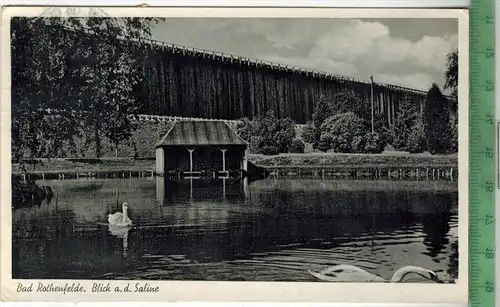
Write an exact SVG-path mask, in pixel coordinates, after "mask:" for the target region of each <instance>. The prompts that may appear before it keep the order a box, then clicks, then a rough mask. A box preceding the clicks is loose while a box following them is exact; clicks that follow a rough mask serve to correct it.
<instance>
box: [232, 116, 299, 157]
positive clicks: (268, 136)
mask: <svg viewBox="0 0 500 307" xmlns="http://www.w3.org/2000/svg"><path fill="white" fill-rule="evenodd" d="M236 131H237V133H238V134H239V135H240V136H241V137H242V138H243V139H245V140H250V150H251V151H252V152H253V153H262V154H266V155H274V154H278V153H280V152H288V150H289V148H290V146H291V144H292V140H293V139H294V138H295V137H296V132H295V123H294V122H293V121H292V120H291V119H290V118H280V119H278V118H276V116H275V115H274V112H273V111H272V110H269V111H267V112H266V114H265V115H263V116H259V117H257V118H255V119H254V120H253V121H249V120H248V119H243V120H242V122H241V123H240V124H238V125H237V127H236Z"/></svg>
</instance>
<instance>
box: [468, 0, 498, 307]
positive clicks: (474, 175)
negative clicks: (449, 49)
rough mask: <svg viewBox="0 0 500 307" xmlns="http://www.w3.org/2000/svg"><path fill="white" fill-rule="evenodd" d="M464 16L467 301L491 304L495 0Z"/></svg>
mask: <svg viewBox="0 0 500 307" xmlns="http://www.w3.org/2000/svg"><path fill="white" fill-rule="evenodd" d="M469 15H470V71H469V73H470V83H469V84H470V89H469V91H470V117H469V120H470V122H469V123H470V147H469V150H470V151H469V152H470V155H469V261H470V262H469V303H470V306H472V307H495V306H496V305H495V291H496V290H495V258H496V257H497V256H498V255H496V250H495V248H496V247H495V193H496V190H497V184H496V176H497V174H496V170H497V167H496V156H497V155H498V152H497V150H496V149H497V146H496V130H497V126H498V125H497V120H496V113H495V56H496V54H495V0H472V1H471V6H470V11H469ZM499 303H500V302H499Z"/></svg>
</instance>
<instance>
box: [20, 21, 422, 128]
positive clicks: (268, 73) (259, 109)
mask: <svg viewBox="0 0 500 307" xmlns="http://www.w3.org/2000/svg"><path fill="white" fill-rule="evenodd" d="M26 31H28V29H26ZM61 31H63V32H64V30H61ZM52 33H54V31H52ZM25 34H26V33H25ZM87 35H88V34H87ZM35 36H36V35H32V37H30V35H25V36H24V38H23V39H22V40H19V39H18V40H13V44H17V46H18V47H20V48H18V50H19V52H18V57H22V56H23V55H22V49H23V48H22V46H23V45H26V44H30V40H31V39H36V37H35ZM53 37H54V38H53V39H54V40H59V43H60V40H61V39H68V38H69V37H70V38H69V39H78V38H77V37H78V36H75V35H66V36H65V35H63V33H60V35H54V36H53ZM132 45H134V46H140V48H136V47H132ZM126 46H128V47H129V48H134V49H135V50H134V52H135V56H136V57H137V58H138V59H140V60H141V61H142V65H141V67H142V75H143V78H142V79H143V81H141V82H140V83H139V84H138V85H137V86H136V88H135V89H134V92H135V95H136V98H137V104H138V108H139V113H141V114H148V115H165V116H181V117H202V118H217V119H240V118H242V117H248V118H254V117H255V116H258V115H261V114H264V113H265V112H266V111H267V110H273V111H274V112H275V114H276V115H277V116H278V117H290V118H292V119H293V120H295V121H296V123H298V124H304V123H305V122H307V121H308V120H311V118H312V114H313V111H314V105H315V103H316V101H317V100H318V98H319V97H320V96H324V97H326V98H327V99H333V98H334V95H335V93H336V92H338V91H339V90H342V89H349V90H354V91H356V92H358V93H359V94H360V95H361V97H363V98H364V99H365V100H366V107H367V108H370V95H371V94H370V93H371V84H370V82H366V81H360V80H355V79H352V78H346V77H340V76H335V75H333V74H332V75H329V74H325V73H319V72H313V71H306V70H300V69H291V68H286V67H284V66H279V65H278V64H272V63H264V62H261V61H257V60H250V59H246V58H241V57H234V56H229V55H224V54H220V53H215V52H210V51H203V50H194V49H191V48H184V47H180V46H174V45H169V44H165V43H160V42H155V41H147V43H146V44H144V43H142V44H139V45H136V44H133V43H130V42H127V43H126ZM67 58H68V59H69V58H71V56H67ZM30 62H31V59H29V57H27V58H26V59H21V58H18V59H16V60H15V61H14V62H13V69H22V65H21V66H19V65H17V64H16V63H24V64H25V65H27V64H29V63H30ZM16 65H17V66H16ZM75 65H76V66H78V63H77V62H76V63H75V62H72V63H68V66H71V67H72V68H73V69H74V68H75ZM332 73H334V72H332ZM16 85H17V84H13V86H16ZM373 90H374V105H375V113H376V114H384V119H385V122H386V124H387V125H390V124H392V123H393V121H394V116H395V114H396V112H397V110H398V105H399V102H400V101H401V100H402V98H403V96H404V95H410V96H411V97H412V99H413V101H414V102H415V103H416V104H419V105H420V108H422V105H423V101H424V99H425V94H426V93H425V92H422V91H417V90H413V89H409V88H403V87H398V86H391V85H384V84H378V83H374V85H373ZM42 92H43V91H42ZM55 94H57V93H39V94H37V95H36V97H37V99H43V96H44V95H46V97H52V98H51V99H54V97H55V96H57V95H58V94H57V95H55ZM66 94H68V95H67V96H68V97H65V98H61V99H64V100H66V102H67V101H71V93H66ZM79 98H81V97H79ZM74 100H76V99H74Z"/></svg>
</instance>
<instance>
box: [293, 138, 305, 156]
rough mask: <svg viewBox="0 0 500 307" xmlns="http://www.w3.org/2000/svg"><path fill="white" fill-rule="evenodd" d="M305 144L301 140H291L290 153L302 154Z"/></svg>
mask: <svg viewBox="0 0 500 307" xmlns="http://www.w3.org/2000/svg"><path fill="white" fill-rule="evenodd" d="M305 147H306V144H305V143H304V141H302V140H301V139H293V141H292V144H290V152H292V153H304V149H305Z"/></svg>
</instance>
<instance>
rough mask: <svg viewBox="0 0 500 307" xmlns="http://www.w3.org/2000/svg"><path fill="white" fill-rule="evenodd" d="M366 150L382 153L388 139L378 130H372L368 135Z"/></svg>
mask: <svg viewBox="0 0 500 307" xmlns="http://www.w3.org/2000/svg"><path fill="white" fill-rule="evenodd" d="M365 139H366V143H365V148H364V152H367V153H381V152H383V151H384V149H385V146H386V145H387V143H386V140H385V139H384V138H383V137H382V136H381V135H380V134H379V133H377V132H371V133H368V134H367V135H366V138H365Z"/></svg>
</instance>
